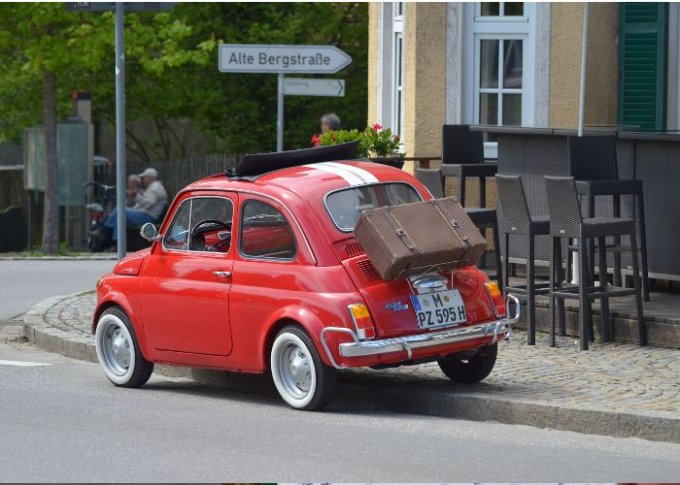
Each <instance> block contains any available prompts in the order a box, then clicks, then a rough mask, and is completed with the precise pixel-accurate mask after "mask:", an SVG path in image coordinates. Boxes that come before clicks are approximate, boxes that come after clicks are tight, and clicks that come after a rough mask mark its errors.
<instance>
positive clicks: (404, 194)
mask: <svg viewBox="0 0 680 485" xmlns="http://www.w3.org/2000/svg"><path fill="white" fill-rule="evenodd" d="M422 200H423V199H422V197H420V194H418V192H416V189H414V188H413V187H411V186H410V185H408V184H405V183H386V184H377V185H368V186H361V187H351V188H349V189H343V190H338V191H336V192H331V193H330V194H328V195H327V196H326V207H327V208H328V213H329V214H330V216H331V219H333V222H334V223H335V225H336V226H337V227H338V229H340V230H341V231H343V232H350V231H351V230H352V229H354V226H355V225H356V223H357V220H358V219H359V216H360V215H361V213H362V212H363V211H366V210H371V209H375V208H377V207H386V206H393V205H400V204H408V203H409V202H420V201H422Z"/></svg>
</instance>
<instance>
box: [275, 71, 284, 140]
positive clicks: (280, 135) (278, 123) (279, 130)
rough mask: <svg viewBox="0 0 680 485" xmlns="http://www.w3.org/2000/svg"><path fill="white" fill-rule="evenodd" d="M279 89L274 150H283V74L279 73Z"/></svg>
mask: <svg viewBox="0 0 680 485" xmlns="http://www.w3.org/2000/svg"><path fill="white" fill-rule="evenodd" d="M278 78H279V89H278V93H277V99H276V151H277V152H282V151H283V74H282V73H279V76H278Z"/></svg>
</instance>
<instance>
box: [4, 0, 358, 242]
mask: <svg viewBox="0 0 680 485" xmlns="http://www.w3.org/2000/svg"><path fill="white" fill-rule="evenodd" d="M367 9H368V6H367V4H366V3H358V2H347V3H191V4H189V3H180V4H178V5H177V6H176V7H175V8H173V9H172V10H170V11H167V12H160V13H134V14H127V15H126V17H125V21H126V32H125V35H126V52H125V56H126V116H127V119H128V120H129V121H131V122H132V121H135V120H145V121H147V122H148V123H147V125H148V124H150V125H151V126H153V127H154V131H155V133H154V135H155V136H149V132H148V130H145V131H139V130H135V129H134V128H133V124H132V123H130V124H128V131H127V140H126V141H127V146H128V149H129V150H131V151H132V152H134V153H135V154H136V155H137V156H138V157H140V158H142V159H145V160H148V161H151V160H157V159H159V158H161V159H163V158H165V159H168V158H173V157H178V156H180V157H181V156H188V155H195V154H194V153H189V152H188V149H187V144H186V140H187V139H188V137H189V135H190V133H191V132H192V131H195V130H199V131H200V132H201V133H204V134H207V135H209V136H211V137H212V138H213V139H214V145H215V148H217V149H219V150H221V151H225V152H230V153H244V152H257V151H268V150H273V149H274V147H275V139H276V128H275V121H276V76H274V75H258V74H222V73H219V72H218V70H217V50H218V45H219V44H220V43H221V42H225V43H244V44H248V43H262V44H320V45H325V44H330V45H335V46H337V47H338V48H340V49H342V50H344V51H345V52H347V53H348V54H350V55H351V56H352V59H353V61H352V63H351V64H350V65H349V66H348V67H346V68H345V69H343V70H342V71H340V72H339V73H337V74H336V75H334V76H333V77H336V76H337V77H341V78H344V79H345V80H346V82H347V84H346V95H345V97H343V98H324V97H297V96H290V97H287V98H286V102H285V104H286V112H285V120H286V123H285V134H284V140H285V147H286V148H300V147H306V146H309V145H310V138H311V136H312V134H314V133H317V132H318V130H319V118H320V116H321V115H322V114H324V113H326V112H335V113H337V114H338V115H339V116H340V117H341V118H342V120H343V126H344V127H346V128H359V129H363V128H364V127H365V126H366V96H367V94H366V93H367V79H366V77H367V42H368V14H367ZM113 33H114V18H113V14H112V13H108V12H107V13H101V12H82V13H74V12H69V11H67V10H66V8H65V6H64V4H63V3H6V4H1V5H0V106H2V109H3V116H2V117H0V140H14V141H18V140H20V139H21V135H22V133H23V130H24V128H26V127H29V126H34V125H36V124H39V123H40V122H42V124H43V126H44V127H45V134H46V145H47V147H46V148H47V149H46V151H47V160H48V177H47V190H46V193H45V217H44V230H43V250H44V251H45V252H54V251H56V249H57V243H58V239H57V232H58V231H57V228H58V227H59V222H58V214H59V211H58V197H57V194H58V190H57V188H58V184H57V183H58V173H57V160H56V136H55V135H56V121H57V119H59V118H62V117H64V116H66V114H67V113H68V112H69V109H70V106H71V103H70V95H69V93H70V91H72V90H74V89H79V90H84V91H90V92H91V93H92V94H93V114H94V116H95V119H99V120H105V121H107V122H108V123H110V124H111V125H113V123H114V114H115V79H114V75H113V71H114V68H113V66H114V34H113ZM324 77H328V76H324Z"/></svg>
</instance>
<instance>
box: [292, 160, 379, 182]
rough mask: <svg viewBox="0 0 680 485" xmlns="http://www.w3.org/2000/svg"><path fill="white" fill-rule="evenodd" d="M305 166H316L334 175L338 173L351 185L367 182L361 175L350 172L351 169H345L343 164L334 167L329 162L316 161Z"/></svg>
mask: <svg viewBox="0 0 680 485" xmlns="http://www.w3.org/2000/svg"><path fill="white" fill-rule="evenodd" d="M304 166H305V167H308V168H315V169H317V170H321V171H323V172H327V173H331V174H333V175H336V176H338V177H341V178H342V179H344V180H345V182H347V183H348V184H349V185H364V184H365V183H366V182H364V180H363V179H362V178H361V177H359V176H358V175H356V174H354V173H352V172H350V171H349V170H344V168H345V167H344V166H341V167H340V168H338V167H334V166H332V165H330V166H329V165H328V164H327V162H324V163H314V164H310V165H304Z"/></svg>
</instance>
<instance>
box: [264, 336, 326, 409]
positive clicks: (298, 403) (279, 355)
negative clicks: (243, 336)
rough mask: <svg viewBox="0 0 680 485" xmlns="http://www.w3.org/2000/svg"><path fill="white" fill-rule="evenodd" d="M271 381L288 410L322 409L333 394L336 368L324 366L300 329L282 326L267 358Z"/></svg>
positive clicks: (307, 337) (311, 343)
mask: <svg viewBox="0 0 680 485" xmlns="http://www.w3.org/2000/svg"><path fill="white" fill-rule="evenodd" d="M270 363H271V370H272V378H273V379H274V385H275V386H276V390H277V391H279V394H280V395H281V397H282V398H283V400H284V401H286V402H287V403H288V404H289V405H290V406H291V407H293V408H295V409H302V410H307V411H314V410H318V409H321V408H323V407H324V406H325V405H326V404H328V402H329V401H330V400H331V398H332V397H333V394H334V393H335V384H336V380H337V376H336V372H335V369H332V368H331V367H328V366H327V365H325V364H324V363H323V361H322V360H321V357H320V356H319V353H318V352H317V350H316V346H315V345H314V342H312V339H311V338H309V335H307V333H305V331H304V330H302V329H301V328H299V327H296V326H292V325H289V326H287V327H284V328H283V329H282V330H281V331H280V332H279V334H278V335H277V336H276V339H275V340H274V344H273V345H272V351H271V356H270Z"/></svg>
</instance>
